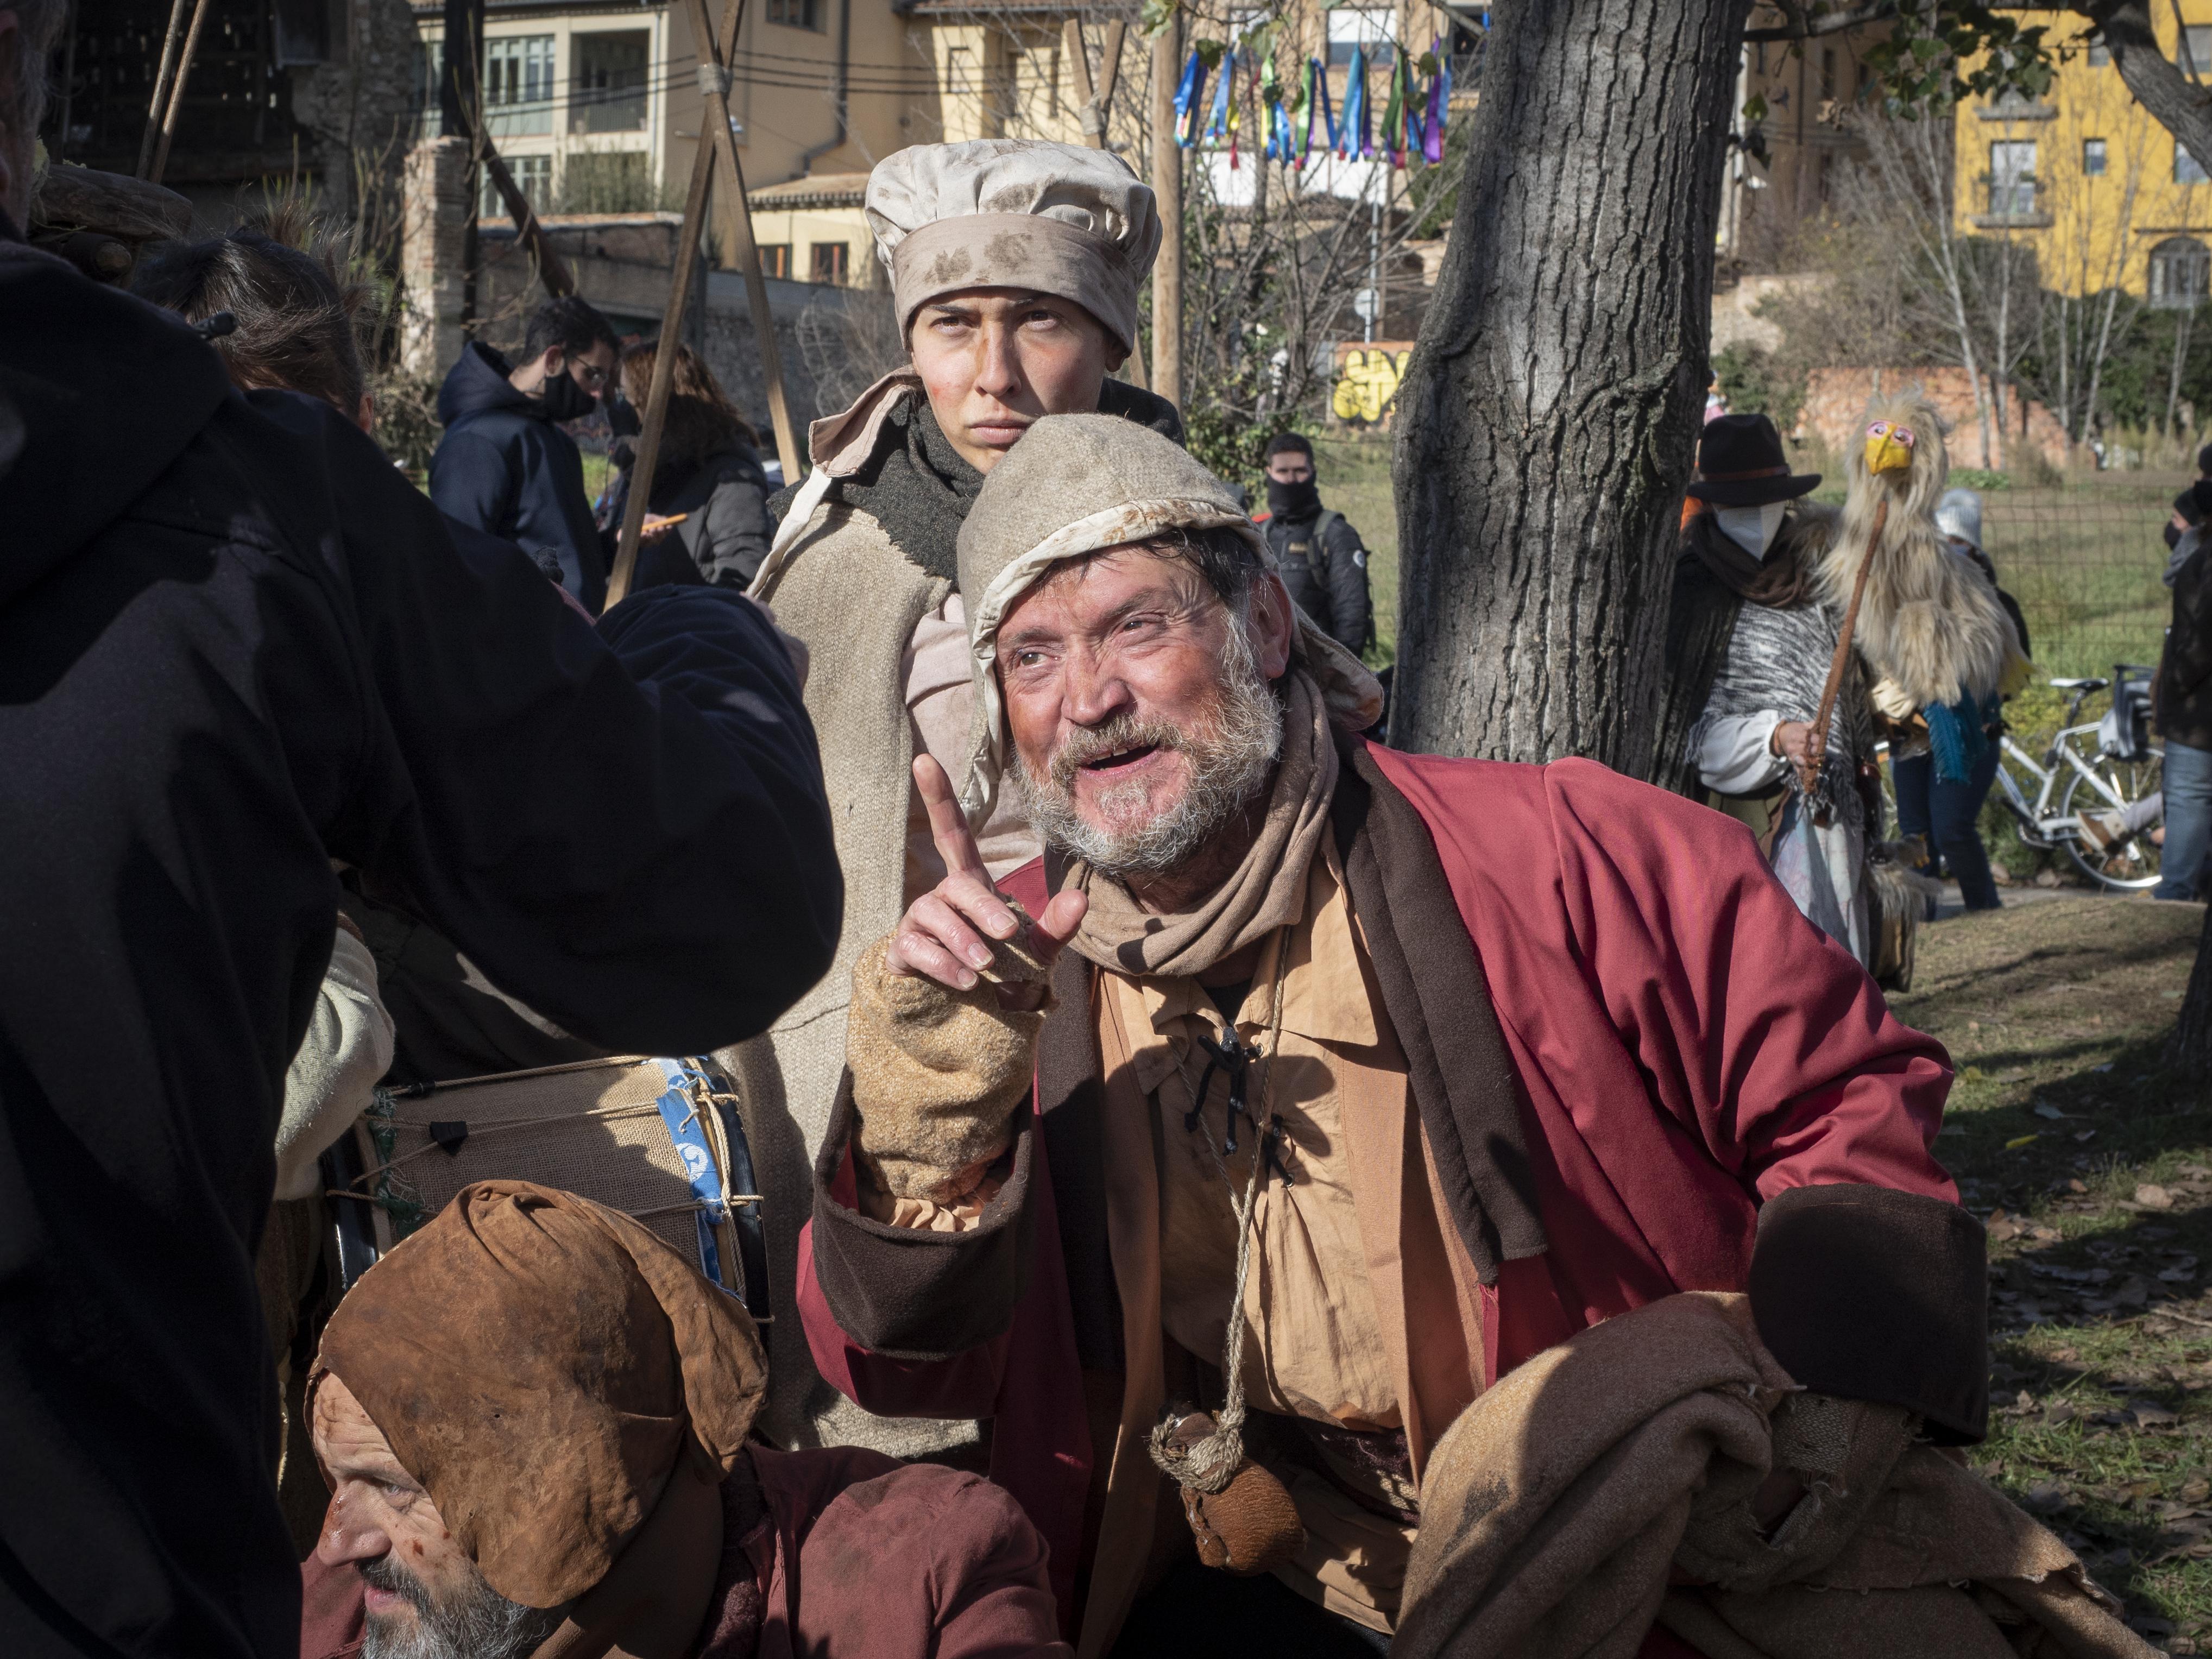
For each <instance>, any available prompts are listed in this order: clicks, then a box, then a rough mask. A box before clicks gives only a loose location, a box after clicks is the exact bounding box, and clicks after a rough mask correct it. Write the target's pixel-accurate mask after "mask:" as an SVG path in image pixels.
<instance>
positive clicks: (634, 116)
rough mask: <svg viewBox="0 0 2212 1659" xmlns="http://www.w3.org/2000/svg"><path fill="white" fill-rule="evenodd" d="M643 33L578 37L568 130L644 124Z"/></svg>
mask: <svg viewBox="0 0 2212 1659" xmlns="http://www.w3.org/2000/svg"><path fill="white" fill-rule="evenodd" d="M651 41H652V36H650V35H649V34H647V33H646V32H645V31H644V30H643V29H623V30H619V31H617V30H607V31H605V32H604V33H592V34H579V35H577V36H576V37H575V39H574V57H573V58H571V59H570V64H571V67H570V70H569V75H568V131H571V132H635V131H637V130H638V129H639V128H641V127H642V126H643V125H645V60H646V54H647V51H648V50H649V48H650V45H651Z"/></svg>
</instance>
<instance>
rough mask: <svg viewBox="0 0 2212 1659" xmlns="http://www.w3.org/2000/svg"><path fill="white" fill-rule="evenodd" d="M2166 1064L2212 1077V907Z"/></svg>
mask: <svg viewBox="0 0 2212 1659" xmlns="http://www.w3.org/2000/svg"><path fill="white" fill-rule="evenodd" d="M2166 1064H2167V1065H2169V1066H2172V1067H2173V1068H2174V1069H2175V1070H2176V1071H2178V1072H2180V1073H2182V1074H2183V1075H2184V1076H2186V1077H2195V1078H2199V1079H2203V1078H2207V1077H2212V905H2208V906H2207V907H2206V908H2205V911H2204V932H2203V936H2202V937H2201V938H2199V939H2198V940H2197V966H2196V967H2195V968H2193V969H2191V971H2190V975H2189V989H2188V991H2187V992H2186V993H2185V994H2183V996H2182V999H2181V1020H2180V1023H2179V1024H2177V1025H2176V1026H2175V1027H2174V1028H2173V1040H2172V1042H2170V1043H2169V1044H2167V1046H2166Z"/></svg>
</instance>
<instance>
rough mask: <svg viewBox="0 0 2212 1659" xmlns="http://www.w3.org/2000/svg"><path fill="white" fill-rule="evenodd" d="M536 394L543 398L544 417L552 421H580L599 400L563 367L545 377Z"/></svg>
mask: <svg viewBox="0 0 2212 1659" xmlns="http://www.w3.org/2000/svg"><path fill="white" fill-rule="evenodd" d="M538 395H539V396H540V397H542V398H544V400H545V414H546V418H548V419H549V420H554V421H580V420H582V419H583V418H584V416H586V415H588V414H590V413H591V412H592V410H593V409H594V408H596V407H597V406H598V404H599V399H598V398H594V397H593V396H592V394H591V393H590V392H586V391H585V390H584V388H583V386H582V385H581V384H580V382H579V381H578V380H577V379H576V377H575V376H574V375H573V374H570V373H569V372H568V369H567V368H562V369H560V370H559V371H558V372H557V373H555V374H548V375H547V376H546V377H545V384H544V386H542V387H540V388H539V391H538Z"/></svg>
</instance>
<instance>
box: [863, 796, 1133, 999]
mask: <svg viewBox="0 0 2212 1659" xmlns="http://www.w3.org/2000/svg"><path fill="white" fill-rule="evenodd" d="M914 781H915V787H916V788H917V789H919V790H920V791H921V801H922V805H924V806H925V807H927V809H928V811H929V835H930V839H931V840H932V841H933V842H936V843H937V855H938V857H939V858H941V859H943V860H945V879H944V880H942V881H940V882H939V883H938V884H937V885H936V886H935V887H933V888H932V889H931V890H929V891H928V892H927V893H924V894H923V895H922V896H921V897H920V898H918V899H916V900H915V902H913V903H912V904H911V905H909V906H908V907H907V913H906V915H903V916H902V917H901V918H900V919H899V925H898V931H897V933H895V934H894V935H892V938H891V943H890V950H889V951H886V952H885V953H884V968H885V969H888V970H889V971H890V972H891V973H894V974H900V975H920V976H921V977H923V978H926V979H933V980H935V981H937V982H938V983H939V984H940V985H945V986H949V987H951V988H952V989H953V990H956V991H965V990H968V989H969V988H970V987H973V986H974V985H975V981H976V977H977V975H976V972H975V970H976V969H979V968H987V967H989V966H990V965H991V945H990V941H991V940H993V939H1012V937H1013V936H1014V933H1015V932H1016V930H1017V929H1018V927H1019V926H1020V924H1019V923H1018V922H1017V921H1015V920H1014V913H1013V912H1012V910H1011V909H1009V908H1007V906H1006V901H1005V900H1004V899H1002V898H1001V897H1000V896H999V890H998V889H997V888H996V887H994V886H993V885H992V884H991V873H990V872H989V871H988V870H987V869H986V868H984V866H983V855H982V854H981V853H980V852H979V851H977V850H976V847H975V836H973V835H972V834H970V833H969V829H968V818H967V815H966V814H965V813H963V811H961V810H960V803H959V801H958V800H957V799H956V798H955V797H954V795H953V793H952V782H951V779H949V778H947V777H946V776H945V769H944V768H943V767H942V766H939V764H938V763H937V762H936V760H935V759H934V758H933V757H931V756H928V755H917V756H916V757H915V763H914ZM1089 905H1090V901H1089V900H1088V899H1087V898H1085V896H1083V895H1082V894H1081V893H1078V892H1073V891H1069V892H1065V893H1060V894H1058V895H1056V896H1054V899H1053V901H1052V902H1051V903H1049V904H1048V905H1047V906H1045V908H1044V914H1043V915H1040V916H1037V917H1036V918H1034V919H1033V923H1032V926H1031V927H1030V949H1031V951H1033V953H1034V954H1035V955H1036V958H1037V960H1038V961H1039V962H1041V963H1044V964H1046V965H1047V966H1049V965H1050V964H1051V963H1052V960H1053V958H1054V957H1056V956H1058V955H1059V954H1060V947H1061V946H1062V945H1066V943H1067V941H1068V940H1069V939H1073V938H1074V937H1075V930H1076V928H1077V927H1079V925H1081V923H1082V921H1083V913H1084V911H1085V909H1086V908H1089ZM1042 992H1043V987H1042V986H1036V985H1007V986H1001V987H1000V997H1001V998H1002V999H1003V1000H1005V1001H1006V1005H1007V1006H1009V1007H1034V1006H1036V1003H1037V1001H1038V1000H1039V999H1040V998H1041V997H1042Z"/></svg>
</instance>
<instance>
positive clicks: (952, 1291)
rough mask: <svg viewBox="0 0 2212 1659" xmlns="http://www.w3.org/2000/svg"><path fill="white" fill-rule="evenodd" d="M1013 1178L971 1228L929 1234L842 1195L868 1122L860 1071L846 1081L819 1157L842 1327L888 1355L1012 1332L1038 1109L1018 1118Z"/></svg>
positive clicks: (830, 1297)
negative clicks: (879, 1217)
mask: <svg viewBox="0 0 2212 1659" xmlns="http://www.w3.org/2000/svg"><path fill="white" fill-rule="evenodd" d="M1014 1116H1015V1129H1014V1141H1013V1146H1012V1149H1011V1151H1010V1152H1008V1154H1007V1159H1008V1167H1007V1174H1006V1182H1005V1183H1004V1184H1003V1185H1002V1186H1000V1188H999V1190H998V1191H997V1192H996V1193H994V1194H993V1195H992V1197H991V1200H990V1201H989V1202H988V1203H987V1204H986V1205H985V1206H983V1214H982V1217H981V1219H980V1221H979V1222H978V1224H977V1225H975V1227H973V1228H971V1229H969V1231H966V1232H961V1233H931V1232H921V1231H917V1230H916V1229H915V1228H911V1227H893V1226H890V1225H888V1224H886V1223H884V1222H880V1221H875V1220H872V1219H870V1218H868V1217H866V1216H864V1215H862V1214H860V1212H858V1211H856V1210H854V1209H851V1208H848V1206H845V1205H844V1204H842V1203H840V1202H839V1201H838V1200H837V1197H836V1187H837V1183H838V1182H839V1180H840V1178H841V1176H842V1174H843V1172H844V1169H845V1159H846V1153H847V1150H848V1146H850V1144H851V1142H852V1139H853V1136H854V1133H855V1132H856V1131H857V1130H858V1129H859V1127H860V1114H859V1112H858V1111H857V1110H856V1109H854V1105H853V1074H852V1073H850V1072H848V1073H845V1075H844V1076H843V1077H842V1079H840V1080H839V1082H838V1085H837V1103H836V1105H835V1106H834V1107H832V1108H831V1109H830V1113H829V1133H827V1134H825V1135H824V1136H823V1139H822V1151H821V1152H820V1153H819V1154H818V1155H817V1157H816V1158H815V1160H814V1235H813V1243H814V1282H815V1283H816V1284H817V1285H820V1286H821V1288H822V1295H823V1299H824V1300H825V1301H826V1302H828V1304H829V1311H830V1314H831V1315H832V1316H834V1317H835V1318H836V1322H837V1328H839V1329H840V1330H842V1331H843V1332H844V1333H845V1334H846V1335H847V1336H848V1337H850V1338H851V1339H852V1340H854V1342H856V1343H858V1344H859V1345H860V1346H862V1347H864V1348H866V1349H867V1350H868V1351H869V1352H872V1353H877V1354H880V1355H882V1356H883V1357H884V1358H887V1359H907V1360H927V1361H941V1360H945V1359H950V1358H953V1357H954V1356H955V1355H957V1354H962V1353H965V1352H968V1351H969V1349H971V1348H974V1347H975V1346H978V1345H980V1344H981V1343H985V1342H988V1341H989V1340H992V1339H993V1338H994V1337H998V1336H1003V1335H1005V1334H1006V1332H1007V1331H1008V1330H1010V1329H1012V1327H1013V1322H1014V1310H1015V1309H1016V1308H1018V1306H1019V1305H1020V1304H1021V1299H1022V1295H1023V1292H1024V1291H1026V1290H1027V1289H1028V1288H1029V1271H1030V1252H1031V1249H1032V1245H1031V1235H1032V1233H1033V1232H1034V1231H1035V1226H1034V1224H1033V1221H1032V1218H1031V1211H1032V1206H1031V1205H1030V1187H1031V1177H1032V1171H1033V1170H1034V1169H1035V1167H1036V1114H1035V1113H1034V1112H1032V1111H1030V1109H1029V1108H1028V1105H1027V1103H1024V1106H1023V1109H1021V1110H1020V1111H1019V1112H1017V1113H1016V1114H1015V1115H1014Z"/></svg>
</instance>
